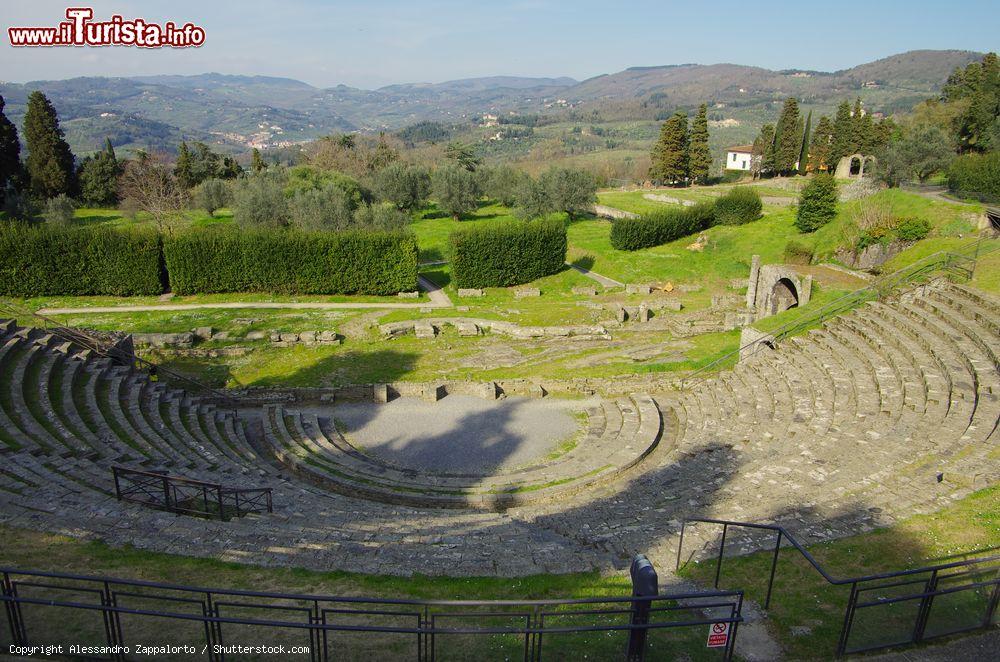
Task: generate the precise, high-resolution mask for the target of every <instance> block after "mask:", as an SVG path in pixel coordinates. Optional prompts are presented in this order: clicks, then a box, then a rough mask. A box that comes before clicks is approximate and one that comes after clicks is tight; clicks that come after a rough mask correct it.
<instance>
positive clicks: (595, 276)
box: [566, 262, 625, 287]
mask: <svg viewBox="0 0 1000 662" xmlns="http://www.w3.org/2000/svg"><path fill="white" fill-rule="evenodd" d="M566 264H568V265H569V266H570V267H572V268H573V269H576V270H577V271H579V272H580V273H581V274H583V275H584V276H586V277H587V278H590V279H592V280H596V281H597V282H598V283H600V284H601V285H602V286H604V287H625V283H619V282H618V281H617V280H615V279H614V278H608V277H607V276H602V275H601V274H599V273H597V272H595V271H591V270H590V269H584V268H583V267H580V266H577V265H575V264H570V263H569V262H567V263H566Z"/></svg>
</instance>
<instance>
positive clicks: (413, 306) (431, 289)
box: [36, 276, 454, 315]
mask: <svg viewBox="0 0 1000 662" xmlns="http://www.w3.org/2000/svg"><path fill="white" fill-rule="evenodd" d="M417 280H418V281H419V283H420V287H421V288H422V289H423V290H424V291H426V292H427V296H428V297H429V298H430V301H425V302H422V303H389V302H386V303H377V302H360V301H359V302H357V303H352V302H338V303H334V302H330V303H325V302H322V301H306V302H298V303H296V302H286V303H276V302H270V301H224V302H219V303H167V304H159V305H142V306H90V307H84V308H42V309H40V310H38V311H36V312H38V314H40V315H86V314H88V313H153V312H157V311H161V310H163V311H177V310H212V309H230V308H251V309H259V310H264V309H287V310H341V309H359V308H361V309H366V308H367V309H387V310H420V309H421V308H451V307H452V306H453V305H454V304H452V302H451V299H450V298H448V295H447V294H446V293H445V291H444V290H442V289H441V288H440V287H438V286H437V285H435V284H434V283H432V282H431V281H429V280H427V279H426V278H424V277H423V276H418V277H417Z"/></svg>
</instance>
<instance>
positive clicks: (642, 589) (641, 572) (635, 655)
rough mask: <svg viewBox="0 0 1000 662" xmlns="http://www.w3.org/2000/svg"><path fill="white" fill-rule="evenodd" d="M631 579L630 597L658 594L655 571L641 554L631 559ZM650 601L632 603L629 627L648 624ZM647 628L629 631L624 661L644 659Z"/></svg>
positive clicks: (640, 660) (658, 586) (658, 588)
mask: <svg viewBox="0 0 1000 662" xmlns="http://www.w3.org/2000/svg"><path fill="white" fill-rule="evenodd" d="M629 574H630V575H631V577H632V595H633V596H635V597H651V596H655V595H656V594H658V593H659V592H660V584H659V579H658V578H657V576H656V569H655V568H654V567H653V564H652V563H650V561H649V559H647V558H646V556H645V555H643V554H636V555H635V558H633V559H632V567H631V568H630V569H629ZM651 602H652V601H651V600H633V601H632V620H631V625H646V624H647V623H649V609H650V603H651ZM648 632H649V631H648V629H647V628H636V629H633V630H629V636H628V651H627V653H626V655H625V659H626V660H628V661H629V662H642V660H644V659H646V635H647V634H648Z"/></svg>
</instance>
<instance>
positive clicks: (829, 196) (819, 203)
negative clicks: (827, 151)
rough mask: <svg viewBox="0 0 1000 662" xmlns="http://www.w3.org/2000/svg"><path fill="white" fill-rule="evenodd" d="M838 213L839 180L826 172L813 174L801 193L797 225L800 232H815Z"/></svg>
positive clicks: (796, 219) (796, 218)
mask: <svg viewBox="0 0 1000 662" xmlns="http://www.w3.org/2000/svg"><path fill="white" fill-rule="evenodd" d="M836 215H837V181H836V180H835V179H834V178H833V175H830V174H828V173H825V172H821V173H818V174H816V175H813V177H812V179H811V180H810V181H809V183H808V184H806V185H805V187H803V189H802V193H801V194H800V195H799V211H798V214H797V215H796V217H795V227H797V228H798V229H799V232H814V231H815V230H817V229H819V228H821V227H823V226H824V225H826V224H827V223H829V222H830V221H832V220H833V219H834V217H835V216H836Z"/></svg>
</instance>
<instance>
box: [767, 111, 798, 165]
mask: <svg viewBox="0 0 1000 662" xmlns="http://www.w3.org/2000/svg"><path fill="white" fill-rule="evenodd" d="M801 139H802V128H801V127H800V126H799V102H798V100H796V99H795V97H788V99H786V100H785V105H784V106H783V107H782V109H781V115H780V116H779V117H778V124H777V125H776V126H775V127H774V170H775V171H776V172H777V173H778V174H782V175H787V174H789V173H791V172H792V171H793V170H795V161H796V160H797V159H798V158H799V148H800V147H801V145H799V141H800V140H801Z"/></svg>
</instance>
